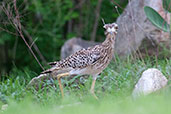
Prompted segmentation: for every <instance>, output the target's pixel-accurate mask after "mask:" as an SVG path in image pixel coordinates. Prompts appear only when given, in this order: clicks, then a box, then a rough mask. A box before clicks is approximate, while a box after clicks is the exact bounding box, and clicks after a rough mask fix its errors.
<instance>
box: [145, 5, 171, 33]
mask: <svg viewBox="0 0 171 114" xmlns="http://www.w3.org/2000/svg"><path fill="white" fill-rule="evenodd" d="M144 12H145V14H146V16H147V18H148V19H149V20H150V21H151V23H153V24H154V25H155V26H156V27H158V28H159V29H162V30H163V31H165V32H169V31H170V29H169V25H168V23H167V22H166V21H165V20H164V19H163V18H162V17H161V16H160V15H159V14H158V12H156V11H155V10H154V9H153V8H151V7H148V6H145V7H144Z"/></svg>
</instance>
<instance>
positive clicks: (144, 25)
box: [115, 0, 171, 56]
mask: <svg viewBox="0 0 171 114" xmlns="http://www.w3.org/2000/svg"><path fill="white" fill-rule="evenodd" d="M144 6H150V7H152V8H154V9H155V10H156V11H157V12H158V13H159V14H160V15H161V16H162V17H163V18H164V19H165V20H166V21H167V22H168V23H170V17H171V14H169V13H168V14H167V15H165V14H166V13H165V11H164V9H163V7H162V0H131V1H130V2H129V3H128V5H127V7H126V8H125V10H124V12H123V13H122V14H121V15H120V16H119V18H118V19H117V24H118V28H119V29H118V34H117V38H116V46H115V51H116V52H117V53H118V54H119V55H120V56H125V55H129V54H131V53H133V52H135V51H136V50H137V49H138V48H139V47H140V45H143V46H144V45H145V44H142V41H143V40H145V39H149V40H150V41H151V42H149V43H150V44H149V45H151V47H153V46H154V45H157V44H162V43H163V44H165V46H167V47H168V48H171V38H170V35H169V33H168V32H163V31H162V30H159V29H158V28H157V27H155V26H154V25H153V24H152V23H151V22H150V21H149V20H148V18H147V17H146V15H145V12H144Z"/></svg>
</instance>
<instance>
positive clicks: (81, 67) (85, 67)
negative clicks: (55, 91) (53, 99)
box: [42, 23, 118, 94]
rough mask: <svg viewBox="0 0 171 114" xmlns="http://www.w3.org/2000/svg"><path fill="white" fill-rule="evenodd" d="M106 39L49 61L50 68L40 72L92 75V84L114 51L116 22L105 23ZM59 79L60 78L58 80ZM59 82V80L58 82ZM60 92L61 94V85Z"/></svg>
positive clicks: (92, 90) (58, 74)
mask: <svg viewBox="0 0 171 114" xmlns="http://www.w3.org/2000/svg"><path fill="white" fill-rule="evenodd" d="M104 28H105V29H106V31H105V35H106V39H105V41H104V42H103V43H101V44H99V45H96V46H94V47H89V48H87V49H82V50H80V51H78V52H76V53H74V54H72V55H70V56H69V57H67V58H66V59H63V60H61V61H57V62H52V63H49V65H51V66H52V68H50V69H48V70H46V71H44V72H42V73H43V74H46V73H52V74H53V73H55V75H57V76H56V77H58V78H59V77H64V76H66V75H60V74H65V73H67V75H84V74H88V75H92V76H93V80H94V84H95V80H96V77H97V75H98V74H100V73H101V72H102V71H103V70H104V69H105V68H106V67H107V65H108V64H109V62H110V61H111V59H112V55H113V52H114V43H115V36H116V34H117V29H118V26H117V24H116V23H112V24H105V25H104ZM59 81H60V80H59ZM60 83H61V82H60ZM94 84H92V88H91V92H92V93H93V94H94ZM60 87H61V92H62V94H63V90H62V86H60Z"/></svg>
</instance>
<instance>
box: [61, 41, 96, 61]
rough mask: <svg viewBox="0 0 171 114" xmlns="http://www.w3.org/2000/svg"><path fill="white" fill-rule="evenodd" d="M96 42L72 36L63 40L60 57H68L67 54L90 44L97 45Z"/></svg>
mask: <svg viewBox="0 0 171 114" xmlns="http://www.w3.org/2000/svg"><path fill="white" fill-rule="evenodd" d="M97 44H99V43H97V42H91V41H85V40H82V39H81V38H72V39H70V40H68V41H66V42H65V44H64V45H63V46H62V49H61V59H64V58H66V57H68V56H69V55H71V54H73V53H75V52H76V51H78V50H80V49H82V48H87V47H90V46H94V45H97Z"/></svg>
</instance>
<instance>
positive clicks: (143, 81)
mask: <svg viewBox="0 0 171 114" xmlns="http://www.w3.org/2000/svg"><path fill="white" fill-rule="evenodd" d="M167 82H168V80H167V79H166V77H165V76H164V75H163V74H162V73H161V72H160V71H159V70H158V69H156V68H149V69H147V70H146V71H144V72H143V74H142V76H141V78H140V79H139V80H138V83H137V84H136V85H135V88H134V90H133V93H132V96H133V97H134V98H136V97H138V96H140V95H148V94H150V93H152V92H155V91H157V90H160V89H161V88H163V87H165V86H166V85H167Z"/></svg>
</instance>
